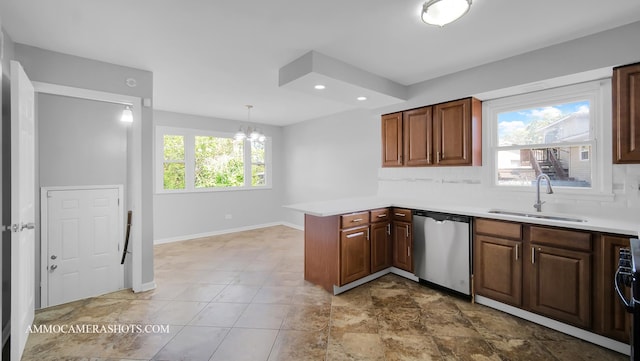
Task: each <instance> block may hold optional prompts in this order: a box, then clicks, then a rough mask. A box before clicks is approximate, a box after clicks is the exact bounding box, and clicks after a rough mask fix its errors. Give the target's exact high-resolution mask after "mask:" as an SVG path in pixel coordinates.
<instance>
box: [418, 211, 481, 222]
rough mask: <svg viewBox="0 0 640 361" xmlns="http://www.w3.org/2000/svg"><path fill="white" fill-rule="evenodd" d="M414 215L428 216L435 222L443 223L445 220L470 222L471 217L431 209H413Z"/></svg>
mask: <svg viewBox="0 0 640 361" xmlns="http://www.w3.org/2000/svg"><path fill="white" fill-rule="evenodd" d="M413 215H414V216H419V217H428V218H432V219H434V220H435V221H436V222H437V223H444V222H445V221H452V222H459V223H471V217H469V216H463V215H459V214H449V213H440V212H431V211H422V210H414V211H413Z"/></svg>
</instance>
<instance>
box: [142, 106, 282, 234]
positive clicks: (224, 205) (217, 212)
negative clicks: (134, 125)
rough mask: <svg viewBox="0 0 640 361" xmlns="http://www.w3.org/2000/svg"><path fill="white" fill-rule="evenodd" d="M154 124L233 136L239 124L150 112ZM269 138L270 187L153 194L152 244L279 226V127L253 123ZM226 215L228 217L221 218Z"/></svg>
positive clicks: (280, 209) (223, 120)
mask: <svg viewBox="0 0 640 361" xmlns="http://www.w3.org/2000/svg"><path fill="white" fill-rule="evenodd" d="M154 124H155V126H172V127H184V128H195V129H205V130H212V131H219V132H228V133H235V132H236V131H237V130H238V128H239V127H240V125H243V126H246V124H245V123H244V122H238V121H233V120H225V119H214V118H206V117H200V116H194V115H186V114H179V113H172V112H165V111H159V110H155V111H154ZM259 128H260V130H261V131H262V132H263V133H264V134H265V135H267V136H268V137H271V145H272V159H273V162H272V164H273V170H272V173H271V176H272V178H273V181H272V185H273V186H272V188H270V189H254V190H236V191H217V192H195V193H174V194H167V193H160V194H158V193H155V194H154V198H153V202H154V222H153V224H154V235H155V240H156V242H164V241H171V240H179V239H188V238H193V237H197V236H204V235H208V234H216V233H220V232H226V231H228V230H233V229H238V228H244V227H252V226H256V225H264V224H271V223H277V222H281V221H282V219H283V217H282V212H283V209H282V207H281V206H282V194H283V193H282V190H283V183H284V182H283V179H282V162H281V159H282V151H283V145H282V128H281V127H274V126H266V125H259ZM226 215H231V217H232V218H231V219H226Z"/></svg>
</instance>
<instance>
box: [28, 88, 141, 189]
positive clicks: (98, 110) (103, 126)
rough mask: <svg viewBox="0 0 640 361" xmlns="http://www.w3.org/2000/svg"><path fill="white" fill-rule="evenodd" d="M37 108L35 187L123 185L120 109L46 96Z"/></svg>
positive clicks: (124, 138)
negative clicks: (37, 169) (36, 170)
mask: <svg viewBox="0 0 640 361" xmlns="http://www.w3.org/2000/svg"><path fill="white" fill-rule="evenodd" d="M37 104H38V145H39V152H38V155H39V170H40V177H39V180H40V187H48V186H82V185H109V184H123V185H126V183H127V128H129V125H128V124H125V123H122V122H121V121H120V115H121V114H122V109H123V106H122V105H119V104H113V103H106V102H99V101H93V100H86V99H79V98H70V97H64V96H57V95H49V94H38V95H37ZM125 194H126V191H125Z"/></svg>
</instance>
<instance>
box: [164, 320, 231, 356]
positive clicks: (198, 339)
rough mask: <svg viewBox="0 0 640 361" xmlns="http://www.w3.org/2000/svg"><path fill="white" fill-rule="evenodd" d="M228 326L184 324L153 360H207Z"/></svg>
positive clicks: (220, 341)
mask: <svg viewBox="0 0 640 361" xmlns="http://www.w3.org/2000/svg"><path fill="white" fill-rule="evenodd" d="M229 330H230V329H228V328H217V327H195V326H186V327H185V328H183V329H182V330H181V331H180V333H178V334H177V335H176V337H174V338H173V339H172V340H171V341H169V343H168V344H167V345H166V346H164V348H162V350H160V352H158V353H157V354H156V355H155V356H154V357H153V360H166V361H178V360H180V361H207V360H209V358H211V356H212V355H213V353H214V352H215V351H216V349H217V348H218V346H219V345H220V344H221V343H222V340H223V339H224V338H225V336H226V335H227V334H228V333H229Z"/></svg>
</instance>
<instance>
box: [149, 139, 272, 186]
mask: <svg viewBox="0 0 640 361" xmlns="http://www.w3.org/2000/svg"><path fill="white" fill-rule="evenodd" d="M269 145H270V139H269V138H266V139H265V140H264V141H262V142H261V141H257V140H253V141H252V140H241V141H238V140H235V139H234V138H233V134H227V133H216V132H211V131H205V130H198V129H187V128H171V127H157V128H156V146H157V150H156V154H157V156H156V159H157V167H156V168H157V169H156V173H157V174H156V190H157V192H159V193H170V192H193V191H218V190H242V189H254V188H260V187H262V188H264V187H268V186H269V185H270V183H269V181H270V179H269V171H270V165H269V159H270V157H269V150H270V149H269V148H270V147H269Z"/></svg>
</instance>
